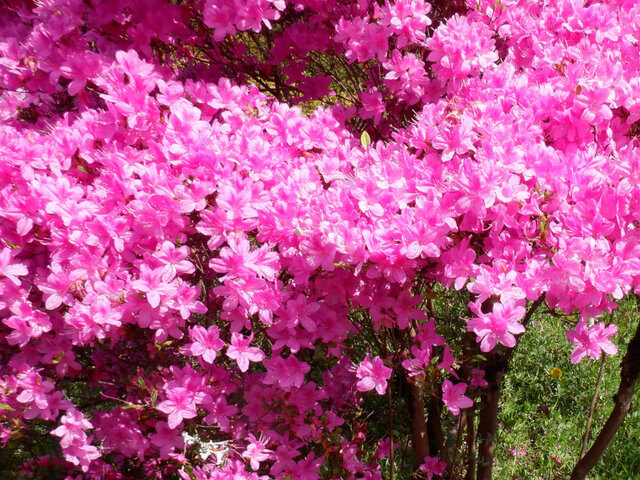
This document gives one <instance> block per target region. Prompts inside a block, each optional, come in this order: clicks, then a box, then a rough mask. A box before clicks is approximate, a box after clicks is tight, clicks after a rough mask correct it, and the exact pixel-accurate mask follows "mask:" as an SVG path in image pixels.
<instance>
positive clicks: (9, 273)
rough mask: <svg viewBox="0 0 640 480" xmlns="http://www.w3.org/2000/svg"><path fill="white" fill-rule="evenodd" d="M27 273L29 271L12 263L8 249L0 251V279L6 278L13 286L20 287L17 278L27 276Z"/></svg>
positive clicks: (20, 265)
mask: <svg viewBox="0 0 640 480" xmlns="http://www.w3.org/2000/svg"><path fill="white" fill-rule="evenodd" d="M28 273H29V271H28V270H27V267H26V266H25V265H23V264H22V263H14V262H13V259H12V258H11V249H10V248H3V249H2V250H0V277H6V278H8V279H9V280H11V281H12V282H13V284H14V285H20V280H18V277H21V276H24V275H27V274H28Z"/></svg>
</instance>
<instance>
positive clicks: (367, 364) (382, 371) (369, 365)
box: [356, 353, 393, 395]
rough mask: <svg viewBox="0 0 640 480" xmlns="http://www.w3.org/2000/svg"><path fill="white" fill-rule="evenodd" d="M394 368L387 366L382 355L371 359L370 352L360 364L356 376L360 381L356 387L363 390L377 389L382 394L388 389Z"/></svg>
mask: <svg viewBox="0 0 640 480" xmlns="http://www.w3.org/2000/svg"><path fill="white" fill-rule="evenodd" d="M392 371H393V370H392V369H391V368H389V367H385V365H384V362H383V361H382V359H381V358H380V357H374V358H373V360H369V354H368V353H367V356H366V357H365V358H364V360H363V361H362V362H361V363H360V365H358V368H357V369H356V376H357V377H358V378H359V379H360V381H359V382H358V383H357V384H356V388H357V389H358V390H359V391H361V392H367V391H369V390H373V389H374V388H375V389H376V392H378V393H379V394H380V395H382V394H383V393H384V392H385V391H386V390H387V380H388V379H389V378H390V377H391V372H392Z"/></svg>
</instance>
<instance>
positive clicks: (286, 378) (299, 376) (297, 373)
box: [263, 355, 311, 389]
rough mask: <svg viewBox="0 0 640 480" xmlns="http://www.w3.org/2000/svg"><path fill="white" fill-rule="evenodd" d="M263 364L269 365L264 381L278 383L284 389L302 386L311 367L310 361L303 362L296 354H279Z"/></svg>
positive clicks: (268, 383) (270, 383)
mask: <svg viewBox="0 0 640 480" xmlns="http://www.w3.org/2000/svg"><path fill="white" fill-rule="evenodd" d="M263 364H264V366H265V367H267V375H266V377H265V378H264V383H266V384H267V385H272V384H274V383H278V385H280V387H281V388H284V389H288V388H290V387H291V386H293V387H296V388H300V387H301V386H302V384H303V383H304V376H305V374H306V373H307V372H309V370H310V369H311V367H310V366H309V364H308V363H306V362H301V361H300V360H298V359H297V358H296V356H295V355H289V356H288V357H287V358H282V357H280V356H278V357H275V358H271V359H270V360H266V361H264V362H263Z"/></svg>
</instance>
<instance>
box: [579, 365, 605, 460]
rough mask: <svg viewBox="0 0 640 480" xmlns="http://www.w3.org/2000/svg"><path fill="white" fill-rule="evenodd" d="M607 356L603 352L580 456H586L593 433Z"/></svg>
mask: <svg viewBox="0 0 640 480" xmlns="http://www.w3.org/2000/svg"><path fill="white" fill-rule="evenodd" d="M606 358H607V356H606V355H605V354H604V353H602V358H601V359H600V371H599V372H598V380H596V387H595V389H594V390H593V398H592V399H591V407H590V408H589V418H587V425H586V426H585V429H584V437H582V449H581V450H580V457H579V458H582V457H584V454H585V453H586V451H587V444H588V443H589V435H590V434H591V422H592V421H593V412H594V411H595V409H596V402H597V400H598V390H600V383H601V382H602V373H603V372H604V363H605V361H606Z"/></svg>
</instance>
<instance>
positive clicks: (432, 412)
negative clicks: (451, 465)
mask: <svg viewBox="0 0 640 480" xmlns="http://www.w3.org/2000/svg"><path fill="white" fill-rule="evenodd" d="M441 402H442V400H441V399H439V398H437V397H435V396H434V397H431V401H430V402H429V416H428V417H427V437H428V439H429V452H431V453H430V455H431V456H432V457H440V458H442V457H443V456H446V449H445V448H444V435H443V433H442V422H441V415H442V403H441ZM447 458H448V457H447ZM447 458H442V460H445V461H447ZM447 463H448V462H447Z"/></svg>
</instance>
